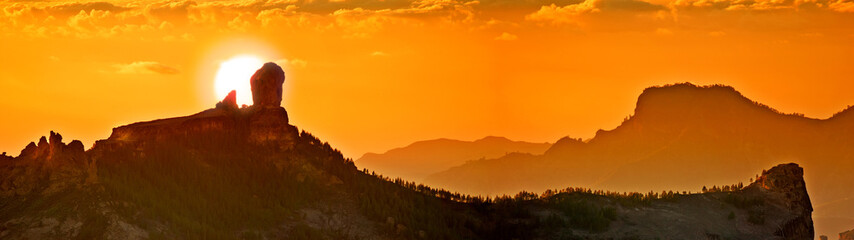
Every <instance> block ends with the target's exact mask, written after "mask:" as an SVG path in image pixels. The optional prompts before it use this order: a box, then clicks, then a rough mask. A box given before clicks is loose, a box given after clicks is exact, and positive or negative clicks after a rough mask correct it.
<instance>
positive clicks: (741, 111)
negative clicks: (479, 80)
mask: <svg viewBox="0 0 854 240" xmlns="http://www.w3.org/2000/svg"><path fill="white" fill-rule="evenodd" d="M852 109H854V108H850V107H849V108H848V109H846V110H844V111H842V112H840V113H838V114H835V115H834V116H832V117H830V118H828V119H812V118H806V117H804V116H803V115H798V114H783V113H780V112H778V111H776V110H774V109H772V108H770V107H768V106H765V105H763V104H760V103H756V102H754V101H751V100H750V99H748V98H746V97H744V96H743V95H742V94H741V93H739V92H738V91H736V90H735V89H733V88H732V87H728V86H719V85H715V86H696V85H693V84H690V83H684V84H675V85H668V86H661V87H651V88H648V89H646V90H644V91H643V93H642V94H641V95H640V97H639V98H638V102H637V106H636V108H635V112H634V114H633V115H632V116H631V117H629V118H628V119H626V120H625V121H624V122H623V123H622V124H621V125H620V126H618V127H617V128H615V129H613V130H610V131H605V130H600V131H598V132H597V133H596V135H595V136H594V137H593V138H592V139H590V140H588V141H581V140H579V139H572V138H563V139H560V140H558V141H557V142H556V143H555V144H554V145H553V146H552V147H551V148H550V149H549V150H548V151H546V152H545V153H544V154H542V155H519V154H511V155H507V156H504V157H500V158H496V159H486V160H480V161H473V162H468V163H466V164H464V165H462V166H458V167H454V168H451V169H449V170H446V171H443V172H440V173H436V174H434V175H431V176H429V177H427V178H426V179H425V181H424V182H425V183H426V184H429V185H432V186H437V187H442V188H446V189H450V190H453V191H460V192H463V193H469V194H492V195H495V194H509V193H513V192H518V191H520V190H528V191H543V190H546V189H554V188H561V187H562V186H567V185H573V186H590V187H593V188H599V189H611V190H616V191H639V192H645V191H649V190H654V191H659V190H665V189H673V190H679V191H691V190H693V191H696V190H698V189H700V188H702V187H703V186H711V185H722V184H729V183H732V182H743V181H746V180H747V179H745V177H746V176H747V177H749V176H751V173H755V172H758V171H759V170H761V169H762V168H763V166H769V165H775V164H778V163H784V162H796V163H798V164H800V165H802V166H804V167H805V168H806V169H807V172H806V174H805V175H806V180H807V183H808V184H807V189H808V190H809V192H810V195H811V196H812V197H813V203H814V204H815V206H816V209H815V211H816V212H815V216H816V225H817V228H818V229H819V231H820V232H822V233H824V232H827V233H837V232H840V231H842V230H844V229H838V228H839V227H840V226H839V225H838V224H834V222H838V221H847V222H851V221H854V217H852V216H854V191H851V189H854V175H852V174H850V173H851V172H854V154H852V151H851V149H854V113H852V112H854V110H852ZM821 226H829V228H822V227H821ZM845 227H847V228H850V225H848V226H845Z"/></svg>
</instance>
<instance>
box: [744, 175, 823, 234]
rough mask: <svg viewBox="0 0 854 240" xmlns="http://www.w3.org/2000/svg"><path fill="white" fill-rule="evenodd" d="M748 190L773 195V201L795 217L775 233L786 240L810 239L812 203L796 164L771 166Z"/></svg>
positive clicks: (811, 231) (812, 230)
mask: <svg viewBox="0 0 854 240" xmlns="http://www.w3.org/2000/svg"><path fill="white" fill-rule="evenodd" d="M748 188H749V189H753V190H758V191H765V192H769V193H771V194H774V195H776V196H779V197H778V198H776V202H778V203H780V204H781V205H783V206H784V207H786V208H788V209H789V210H791V211H790V212H791V213H793V214H795V215H796V217H795V218H793V219H792V220H791V221H789V222H787V223H786V224H784V225H783V226H782V227H781V228H780V229H779V230H778V232H777V235H778V236H784V237H786V239H813V238H814V237H815V232H814V229H813V227H812V226H813V221H812V211H813V209H812V203H811V202H810V198H809V195H808V194H807V187H806V182H804V169H803V168H801V167H800V166H798V164H796V163H787V164H780V165H777V166H774V167H773V168H771V169H769V170H767V171H763V172H762V175H760V176H759V177H758V178H757V179H756V181H754V182H753V183H751V184H750V186H748Z"/></svg>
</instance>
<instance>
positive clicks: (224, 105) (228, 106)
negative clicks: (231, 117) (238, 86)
mask: <svg viewBox="0 0 854 240" xmlns="http://www.w3.org/2000/svg"><path fill="white" fill-rule="evenodd" d="M216 108H217V109H225V110H236V109H237V91H235V90H231V92H228V95H226V96H225V98H224V99H222V101H220V102H218V103H217V104H216Z"/></svg>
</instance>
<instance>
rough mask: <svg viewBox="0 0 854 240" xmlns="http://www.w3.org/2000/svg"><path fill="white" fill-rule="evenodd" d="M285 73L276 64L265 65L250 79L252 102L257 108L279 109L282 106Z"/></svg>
mask: <svg viewBox="0 0 854 240" xmlns="http://www.w3.org/2000/svg"><path fill="white" fill-rule="evenodd" d="M284 83H285V71H283V70H282V67H279V65H276V64H275V63H272V62H268V63H265V64H264V66H262V67H261V69H258V71H256V72H255V74H253V75H252V78H251V79H250V84H251V86H252V102H253V103H254V104H255V106H261V107H267V106H270V107H279V106H280V105H281V104H282V84H284Z"/></svg>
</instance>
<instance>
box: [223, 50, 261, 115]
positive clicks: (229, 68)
mask: <svg viewBox="0 0 854 240" xmlns="http://www.w3.org/2000/svg"><path fill="white" fill-rule="evenodd" d="M263 65H264V61H262V60H261V59H260V58H258V57H256V56H253V55H238V56H234V57H232V58H230V59H228V60H226V61H223V62H222V63H220V64H219V70H217V72H216V77H215V78H214V91H215V94H216V97H217V99H220V100H221V99H223V98H225V96H226V95H228V92H231V90H236V91H237V104H238V105H243V104H246V105H252V88H251V86H250V85H249V78H251V77H252V74H254V73H255V71H256V70H258V68H261V66H263Z"/></svg>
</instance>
